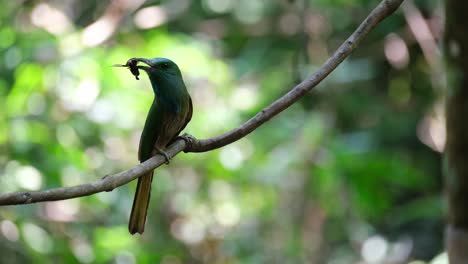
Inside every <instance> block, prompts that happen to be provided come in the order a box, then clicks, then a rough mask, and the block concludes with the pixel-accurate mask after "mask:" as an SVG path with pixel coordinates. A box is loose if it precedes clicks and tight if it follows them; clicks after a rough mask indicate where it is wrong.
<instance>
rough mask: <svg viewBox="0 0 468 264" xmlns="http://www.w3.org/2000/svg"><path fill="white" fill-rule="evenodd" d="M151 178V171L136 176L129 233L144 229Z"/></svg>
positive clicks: (139, 231)
mask: <svg viewBox="0 0 468 264" xmlns="http://www.w3.org/2000/svg"><path fill="white" fill-rule="evenodd" d="M152 180H153V171H151V172H149V173H148V174H145V175H143V176H141V177H140V178H138V183H137V187H136V191H135V198H133V206H132V212H131V213H130V221H129V222H128V231H129V232H130V234H132V235H133V234H135V233H140V234H143V231H145V222H146V213H147V211H148V205H149V202H150V197H151V181H152Z"/></svg>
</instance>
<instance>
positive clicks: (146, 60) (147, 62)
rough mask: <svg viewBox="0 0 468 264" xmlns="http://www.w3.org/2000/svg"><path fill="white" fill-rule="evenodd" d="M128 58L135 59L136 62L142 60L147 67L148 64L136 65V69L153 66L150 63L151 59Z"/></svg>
mask: <svg viewBox="0 0 468 264" xmlns="http://www.w3.org/2000/svg"><path fill="white" fill-rule="evenodd" d="M130 60H133V61H137V62H143V63H144V64H146V65H148V66H149V67H148V66H142V65H137V68H138V69H142V70H145V71H148V70H149V69H150V68H151V67H153V64H152V63H151V61H150V60H148V59H145V58H132V59H130Z"/></svg>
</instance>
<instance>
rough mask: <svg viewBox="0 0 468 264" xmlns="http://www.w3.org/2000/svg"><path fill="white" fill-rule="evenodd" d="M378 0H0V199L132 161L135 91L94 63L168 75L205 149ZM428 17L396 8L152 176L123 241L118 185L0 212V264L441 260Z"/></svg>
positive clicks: (439, 142) (427, 5)
mask: <svg viewBox="0 0 468 264" xmlns="http://www.w3.org/2000/svg"><path fill="white" fill-rule="evenodd" d="M378 3H379V1H376V0H333V1H325V0H275V1H267V0H255V1H252V0H202V1H193V0H166V1H144V0H136V1H131V0H105V1H88V0H86V1H85V0H81V1H78V0H66V1H58V0H57V1H39V0H36V1H2V2H1V5H2V8H1V9H0V72H1V74H0V192H1V193H6V192H13V191H19V190H41V189H47V188H54V187H60V186H73V185H76V184H83V183H87V182H90V181H94V180H97V179H100V178H101V177H102V176H104V175H106V174H113V173H117V172H119V171H122V170H125V169H128V168H130V167H132V166H134V165H136V164H137V163H138V160H137V147H138V141H139V137H140V133H141V129H142V128H143V124H144V121H145V117H146V114H147V111H148V109H149V106H150V104H151V102H152V100H153V93H152V90H151V89H150V84H149V81H148V79H147V77H146V76H145V75H142V78H141V80H140V81H136V80H135V78H134V76H132V75H131V74H130V72H129V71H128V70H126V69H124V68H114V67H111V65H113V64H116V63H125V62H126V60H127V59H128V58H131V57H147V58H151V57H168V58H171V59H172V60H174V61H175V62H177V63H178V65H179V66H180V68H181V70H182V72H183V76H184V79H185V82H186V84H187V86H188V88H189V92H190V93H191V95H192V99H193V103H194V114H193V119H192V121H191V123H190V124H189V125H188V127H187V128H186V130H185V131H186V132H188V133H190V134H192V135H194V136H195V137H197V138H209V137H212V136H216V135H219V134H221V133H224V132H227V131H228V130H230V129H232V128H234V127H236V126H238V125H239V124H241V123H242V122H244V121H246V120H247V119H249V118H250V117H251V116H253V115H254V114H255V113H257V112H258V111H260V110H261V109H262V108H263V107H265V106H266V105H268V104H269V103H270V102H272V101H273V100H275V99H276V98H278V97H280V96H281V95H283V94H284V93H286V92H287V91H288V90H289V89H291V88H292V87H293V86H294V85H295V84H297V83H298V82H299V81H300V80H302V79H304V78H305V77H306V76H308V75H309V74H310V73H312V72H313V71H314V70H315V69H317V68H318V67H319V66H320V65H321V64H322V63H323V62H324V61H325V60H326V58H327V57H328V56H329V55H330V54H331V53H332V52H333V51H334V50H335V49H336V48H337V47H338V46H339V45H340V43H341V42H342V41H343V40H345V39H346V38H347V37H348V36H349V34H351V33H352V32H353V31H354V29H355V28H356V27H357V26H358V24H359V23H360V22H361V21H362V20H363V19H364V18H365V17H366V15H367V14H368V13H369V12H370V11H371V10H372V9H373V8H374V7H375V6H376V5H377V4H378ZM442 13H443V9H442V6H441V3H440V1H436V0H419V1H416V0H414V1H413V0H407V1H406V2H405V3H404V5H403V6H402V7H401V8H400V9H399V10H398V11H397V12H396V13H395V14H394V15H393V16H391V17H389V18H387V19H386V20H385V21H384V22H383V23H381V24H380V25H379V26H378V27H377V28H376V29H375V30H374V31H373V32H371V33H370V34H369V36H368V37H367V38H366V39H365V41H364V42H363V43H362V44H361V45H360V47H358V49H357V50H356V51H355V52H354V53H353V55H352V56H351V57H350V58H349V59H347V60H346V61H345V62H344V63H343V64H342V65H341V66H339V68H338V69H337V70H336V71H335V72H333V73H332V74H331V75H330V76H329V77H328V78H327V79H326V80H325V81H323V82H322V84H320V85H319V86H318V87H317V88H316V89H314V90H313V91H312V92H311V93H310V94H308V95H307V96H306V97H305V98H303V99H302V100H300V102H298V103H296V104H294V105H293V106H292V107H291V108H289V109H287V110H286V111H284V112H283V113H281V114H280V115H279V116H278V117H276V118H274V119H272V120H270V121H269V122H268V123H266V124H265V125H263V126H262V127H260V128H259V129H257V130H256V131H255V132H254V133H252V134H250V135H248V136H247V137H245V138H243V139H242V140H240V141H238V142H236V143H234V144H231V145H228V146H226V147H224V148H222V149H218V150H215V151H211V152H208V153H200V154H193V153H189V154H180V155H178V156H177V157H176V158H175V159H174V160H173V161H172V162H171V164H170V165H169V166H163V167H161V168H159V169H158V170H157V171H156V177H155V179H154V181H153V192H152V193H153V195H152V197H151V198H152V202H151V205H150V209H149V215H148V220H147V224H146V230H145V233H144V235H143V236H131V235H129V233H128V231H127V221H128V216H129V212H130V208H131V204H132V200H133V193H134V188H135V183H131V184H129V185H125V186H122V187H121V188H118V189H116V190H114V191H112V192H104V193H99V194H96V195H92V196H89V197H84V198H79V199H73V200H66V201H60V202H50V203H41V204H32V205H23V206H9V207H2V208H0V255H1V256H2V257H1V261H0V262H1V263H51V262H52V263H119V264H120V263H164V264H178V263H337V264H338V263H343V264H347V263H408V262H412V263H429V262H431V261H432V263H442V262H440V260H441V259H443V255H442V256H441V255H440V254H441V253H442V252H443V238H442V233H443V227H444V209H443V207H444V206H443V199H442V198H443V196H442V191H443V188H442V180H441V179H442V177H441V151H442V149H443V147H444V140H445V130H444V118H443V97H442V89H443V85H442V83H443V82H442V81H441V80H443V75H442V71H441V66H440V62H439V57H440V53H439V47H438V45H437V42H438V40H439V39H440V37H441V33H442V20H443V18H442ZM437 256H439V257H438V258H437ZM434 259H435V260H434ZM438 261H439V262H438Z"/></svg>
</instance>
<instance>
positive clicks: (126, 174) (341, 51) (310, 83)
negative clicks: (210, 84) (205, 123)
mask: <svg viewBox="0 0 468 264" xmlns="http://www.w3.org/2000/svg"><path fill="white" fill-rule="evenodd" d="M402 2H403V0H383V1H382V2H381V3H380V4H379V5H378V6H377V7H376V8H375V9H374V10H373V11H372V12H371V13H370V14H369V16H367V18H366V19H365V20H364V21H363V22H362V23H361V25H359V27H358V28H357V29H356V31H355V32H354V33H353V34H352V35H351V36H350V37H349V38H348V39H347V40H346V41H345V42H344V43H343V44H341V46H340V47H339V48H338V49H337V50H336V51H335V52H334V53H333V55H332V56H331V57H330V58H328V59H327V61H326V62H325V63H324V64H323V65H322V66H321V67H320V68H319V69H318V70H317V71H316V72H315V73H314V74H312V75H310V76H309V77H308V78H307V79H306V80H304V81H303V82H301V83H300V84H298V85H297V86H295V87H294V88H293V89H292V90H290V91H289V92H288V93H287V94H285V95H284V96H282V97H281V98H279V99H278V100H276V101H275V102H273V103H272V104H270V105H269V106H267V107H265V108H264V109H263V110H262V111H260V112H259V113H257V114H256V115H255V116H254V117H252V118H251V119H249V120H248V121H247V122H245V123H244V124H242V125H241V126H239V127H237V128H235V129H233V130H231V131H229V132H227V133H225V134H223V135H221V136H218V137H215V138H210V139H203V140H197V139H190V140H188V141H187V142H186V141H185V140H183V139H179V140H176V141H175V142H174V143H173V144H172V145H170V146H169V147H168V148H167V150H166V152H167V154H168V155H169V156H170V157H174V156H175V155H177V154H178V153H179V152H181V151H185V152H205V151H210V150H213V149H216V148H220V147H223V146H226V145H228V144H231V143H233V142H235V141H237V140H239V139H241V138H243V137H245V136H246V135H248V134H249V133H251V132H252V131H254V130H255V129H256V128H258V127H259V126H261V125H262V124H263V123H265V122H267V121H268V120H270V119H271V118H272V117H274V116H276V115H277V114H279V113H280V112H282V111H283V110H285V109H286V108H288V107H289V106H291V105H292V104H293V103H295V102H297V101H298V100H299V99H300V98H301V97H303V96H304V95H305V94H306V93H307V92H309V91H310V90H312V89H313V88H314V87H315V86H317V85H318V84H319V83H320V82H321V81H322V80H323V79H324V78H325V77H326V76H328V75H329V74H330V73H331V72H332V71H333V70H334V69H335V68H336V67H337V66H338V65H339V64H340V63H341V62H343V60H344V59H345V58H346V57H348V56H349V54H351V52H352V51H353V50H354V49H355V48H356V47H357V46H358V45H359V43H360V42H361V41H362V40H363V39H364V37H365V36H367V34H368V33H369V32H370V31H371V30H372V29H373V28H374V27H375V26H376V25H377V24H378V23H379V22H381V21H382V20H383V19H384V18H386V17H388V16H389V15H390V14H392V13H393V12H394V11H395V10H396V9H397V8H398V6H400V4H401V3H402ZM164 162H165V158H164V157H162V156H161V155H157V156H155V157H153V158H151V159H149V160H147V161H145V162H143V163H141V164H138V165H136V166H135V167H133V168H131V169H128V170H126V171H123V172H120V173H117V174H114V175H109V176H107V177H103V178H102V179H100V180H98V181H95V182H91V183H87V184H82V185H77V186H72V187H62V188H55V189H49V190H45V191H35V192H14V193H6V194H2V195H0V205H15V204H28V203H37V202H44V201H57V200H65V199H71V198H76V197H82V196H88V195H91V194H95V193H98V192H103V191H111V190H113V189H114V188H116V187H119V186H122V185H124V184H126V183H128V182H130V181H132V180H134V179H136V178H138V177H139V176H141V175H143V174H145V173H146V172H148V171H150V170H153V169H155V168H157V167H159V166H161V165H162V164H163V163H164Z"/></svg>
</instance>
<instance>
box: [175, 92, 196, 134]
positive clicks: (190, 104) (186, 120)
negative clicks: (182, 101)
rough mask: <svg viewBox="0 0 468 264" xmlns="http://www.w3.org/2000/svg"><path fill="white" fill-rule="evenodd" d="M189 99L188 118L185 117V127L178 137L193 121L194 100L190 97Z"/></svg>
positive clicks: (180, 130)
mask: <svg viewBox="0 0 468 264" xmlns="http://www.w3.org/2000/svg"><path fill="white" fill-rule="evenodd" d="M188 99H189V109H188V112H187V116H186V117H185V121H184V125H183V126H182V127H181V128H180V129H179V131H178V132H177V134H176V136H177V135H179V134H180V132H182V130H184V128H185V127H186V126H187V124H188V122H190V120H191V119H192V112H193V106H192V98H190V96H189V98H188Z"/></svg>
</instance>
